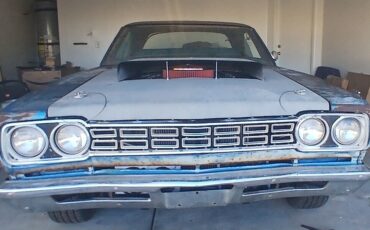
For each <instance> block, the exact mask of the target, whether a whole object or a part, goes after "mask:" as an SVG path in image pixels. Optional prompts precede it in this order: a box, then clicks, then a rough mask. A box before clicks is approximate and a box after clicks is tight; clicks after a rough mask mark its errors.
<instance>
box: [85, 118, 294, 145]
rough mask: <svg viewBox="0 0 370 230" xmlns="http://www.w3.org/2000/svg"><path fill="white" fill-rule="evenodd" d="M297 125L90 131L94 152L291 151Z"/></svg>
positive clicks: (282, 123) (277, 124) (286, 123)
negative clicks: (278, 149)
mask: <svg viewBox="0 0 370 230" xmlns="http://www.w3.org/2000/svg"><path fill="white" fill-rule="evenodd" d="M295 126H296V122H295V121H294V122H278V121H277V122H261V123H256V122H251V123H248V122H243V123H235V124H234V123H230V124H228V123H222V124H221V123H220V124H217V123H215V124H213V123H212V124H207V125H203V124H191V125H190V124H189V125H186V124H185V125H184V124H182V125H171V126H170V125H169V124H166V125H163V126H161V125H160V124H155V125H145V126H143V125H140V126H135V125H132V126H131V125H127V124H125V125H122V126H120V125H119V124H118V125H117V124H115V125H114V126H112V127H109V125H107V127H103V126H101V125H99V126H96V127H93V126H92V127H90V134H91V138H92V144H91V150H92V151H120V152H135V151H137V152H138V151H139V152H143V151H144V152H145V151H148V152H154V151H169V150H170V151H183V150H200V149H209V150H215V149H216V150H218V149H227V148H238V149H243V148H245V149H248V148H270V147H288V146H291V145H292V144H294V143H295V142H296V140H295V136H294V130H295Z"/></svg>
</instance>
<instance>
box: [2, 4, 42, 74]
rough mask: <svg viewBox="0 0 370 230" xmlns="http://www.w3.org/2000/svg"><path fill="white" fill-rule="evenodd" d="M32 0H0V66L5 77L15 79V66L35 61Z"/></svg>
mask: <svg viewBox="0 0 370 230" xmlns="http://www.w3.org/2000/svg"><path fill="white" fill-rule="evenodd" d="M32 4H33V0H0V66H1V68H2V70H3V75H4V77H5V78H6V79H8V80H10V79H16V78H17V70H16V66H27V65H29V64H30V62H31V63H32V62H35V61H36V58H37V57H36V55H37V53H36V52H37V51H36V35H35V27H34V16H33V8H32V6H33V5H32Z"/></svg>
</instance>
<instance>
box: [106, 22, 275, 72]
mask: <svg viewBox="0 0 370 230" xmlns="http://www.w3.org/2000/svg"><path fill="white" fill-rule="evenodd" d="M148 25H159V26H160V25H174V26H181V25H186V26H188V25H205V26H207V25H212V26H226V27H238V28H246V29H248V30H250V31H251V32H252V33H253V36H255V38H256V40H257V41H258V42H259V47H258V48H259V49H260V51H261V52H262V53H261V56H262V57H264V58H261V59H253V58H250V59H247V58H245V59H244V58H212V57H204V58H203V57H199V58H198V57H196V58H192V57H179V58H175V59H178V60H229V61H233V60H234V61H240V60H244V61H250V62H257V63H261V64H263V65H271V66H276V62H275V60H274V59H273V58H272V56H271V54H270V51H269V50H268V49H267V47H266V44H265V42H264V41H263V40H262V38H261V37H260V35H259V34H258V33H257V32H256V30H255V29H254V28H253V27H250V26H248V25H245V24H239V23H229V22H210V21H205V22H202V21H153V22H135V23H131V24H127V25H125V26H123V27H121V29H120V30H119V32H118V34H117V35H116V37H115V38H114V40H113V42H112V43H111V44H110V46H109V48H108V50H107V52H106V53H105V55H104V57H103V59H102V61H101V62H100V67H113V66H117V65H118V64H104V63H105V62H106V60H107V58H108V54H109V53H110V52H111V51H112V49H113V46H114V44H115V43H116V42H117V41H118V40H119V39H120V37H121V36H125V35H126V33H128V28H130V27H140V26H148ZM144 59H145V60H171V59H172V60H175V59H173V58H164V57H163V58H161V57H159V58H158V59H157V58H133V59H131V60H127V61H134V60H144Z"/></svg>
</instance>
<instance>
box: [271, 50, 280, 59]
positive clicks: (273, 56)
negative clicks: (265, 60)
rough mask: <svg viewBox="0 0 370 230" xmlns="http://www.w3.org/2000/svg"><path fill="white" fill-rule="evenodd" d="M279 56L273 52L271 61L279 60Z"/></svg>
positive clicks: (278, 53)
mask: <svg viewBox="0 0 370 230" xmlns="http://www.w3.org/2000/svg"><path fill="white" fill-rule="evenodd" d="M279 55H280V52H277V51H275V50H274V51H272V52H271V56H272V59H274V60H275V61H277V60H278V59H279Z"/></svg>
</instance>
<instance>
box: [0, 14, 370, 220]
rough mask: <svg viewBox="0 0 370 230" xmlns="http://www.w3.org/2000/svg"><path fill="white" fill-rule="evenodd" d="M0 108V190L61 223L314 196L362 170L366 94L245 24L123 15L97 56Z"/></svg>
mask: <svg viewBox="0 0 370 230" xmlns="http://www.w3.org/2000/svg"><path fill="white" fill-rule="evenodd" d="M0 122H1V165H2V167H1V168H2V172H1V179H0V198H3V199H5V200H7V201H8V202H9V203H11V204H13V205H15V206H17V207H20V208H22V209H25V210H30V211H41V212H48V214H49V217H50V218H51V219H52V220H53V221H56V222H60V223H78V222H82V221H86V220H88V219H90V218H91V217H92V216H93V213H94V210H96V209H98V208H168V209H174V208H191V207H211V206H225V205H229V204H238V203H247V202H252V201H259V200H267V199H278V198H285V199H287V201H288V203H289V204H290V205H291V206H293V207H295V208H300V209H308V208H318V207H321V206H323V205H324V204H325V203H326V202H327V201H328V198H329V196H333V195H344V194H348V193H350V192H353V191H355V190H356V189H358V188H359V187H360V186H361V185H362V184H364V182H366V181H367V180H368V179H369V178H370V171H369V166H370V162H369V161H370V160H369V158H370V155H369V154H367V150H368V146H369V107H368V104H367V102H366V101H364V100H363V99H361V98H360V97H358V96H356V95H354V94H352V93H350V92H346V91H344V90H341V89H339V88H336V87H333V86H329V85H328V84H326V83H325V82H324V81H322V80H321V79H319V78H316V77H313V76H310V75H307V74H304V73H300V72H296V71H292V70H288V69H284V68H279V67H278V66H277V65H276V64H275V60H274V58H273V57H272V55H271V53H270V52H269V51H268V49H267V48H266V46H265V45H264V43H263V41H262V39H261V38H260V37H259V35H258V34H257V32H256V31H255V29H253V28H251V27H249V26H246V25H242V24H235V23H218V22H191V21H188V22H179V21H176V22H140V23H133V24H129V25H126V26H124V27H123V28H122V29H121V30H120V32H119V33H118V35H117V37H116V38H115V40H114V41H113V43H112V45H111V46H110V48H109V50H108V51H107V53H106V55H105V57H104V59H103V61H102V62H101V65H100V67H98V68H95V69H92V70H88V71H84V72H80V73H76V74H73V75H70V76H68V77H66V78H64V79H63V80H61V81H59V82H57V83H55V84H53V85H51V86H50V87H48V88H46V89H44V90H42V91H39V92H32V93H30V94H28V95H26V96H24V97H22V98H20V99H18V100H17V101H15V102H13V103H12V104H10V105H9V106H7V107H6V108H5V109H4V110H3V111H2V112H1V115H0ZM366 154H367V155H366Z"/></svg>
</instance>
